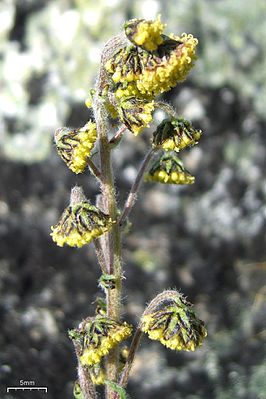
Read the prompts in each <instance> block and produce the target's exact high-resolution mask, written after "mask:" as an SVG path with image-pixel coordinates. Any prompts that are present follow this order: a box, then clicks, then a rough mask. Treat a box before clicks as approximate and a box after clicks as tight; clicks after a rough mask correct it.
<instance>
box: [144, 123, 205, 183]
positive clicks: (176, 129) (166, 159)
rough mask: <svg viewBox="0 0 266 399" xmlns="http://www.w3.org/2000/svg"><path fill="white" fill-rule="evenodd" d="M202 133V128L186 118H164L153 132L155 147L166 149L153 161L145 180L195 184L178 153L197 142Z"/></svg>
mask: <svg viewBox="0 0 266 399" xmlns="http://www.w3.org/2000/svg"><path fill="white" fill-rule="evenodd" d="M201 134H202V133H201V131H200V130H197V129H195V128H194V127H193V126H192V124H191V123H190V122H189V121H187V120H185V119H184V118H174V117H171V118H168V119H164V120H163V121H162V122H161V123H160V124H159V125H158V126H157V129H156V131H155V132H154V133H153V140H152V145H153V147H154V148H156V149H162V150H164V153H163V154H162V155H161V156H160V157H159V158H157V159H156V160H155V161H154V162H153V164H152V166H151V167H150V169H149V171H148V173H147V174H146V176H145V180H146V181H148V182H159V183H167V184H193V183H194V181H195V178H194V176H192V175H191V174H190V173H189V172H188V171H187V170H186V169H185V168H184V166H183V163H182V162H181V160H180V159H179V158H178V157H177V156H176V153H178V152H179V151H180V150H183V149H184V148H186V147H191V146H193V145H195V144H197V143H198V140H199V139H200V137H201Z"/></svg>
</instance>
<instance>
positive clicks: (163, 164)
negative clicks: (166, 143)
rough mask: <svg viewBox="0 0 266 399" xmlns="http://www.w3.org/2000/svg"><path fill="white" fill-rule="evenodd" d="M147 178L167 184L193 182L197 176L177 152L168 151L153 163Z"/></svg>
mask: <svg viewBox="0 0 266 399" xmlns="http://www.w3.org/2000/svg"><path fill="white" fill-rule="evenodd" d="M145 180H146V181H148V182H156V183H167V184H193V183H194V181H195V178H194V176H192V175H191V174H190V173H189V172H188V171H187V170H186V169H185V168H184V166H183V163H182V162H181V161H180V159H179V158H177V156H176V155H175V154H173V153H168V152H167V153H165V154H164V155H163V156H162V157H160V158H159V159H158V160H156V161H155V162H154V163H153V165H152V167H151V168H150V170H149V172H148V173H147V174H146V176H145Z"/></svg>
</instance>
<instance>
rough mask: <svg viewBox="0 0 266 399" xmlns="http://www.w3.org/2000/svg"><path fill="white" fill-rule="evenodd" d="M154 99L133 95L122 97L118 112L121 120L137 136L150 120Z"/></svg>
mask: <svg viewBox="0 0 266 399" xmlns="http://www.w3.org/2000/svg"><path fill="white" fill-rule="evenodd" d="M153 111H154V101H151V102H149V101H147V100H142V99H138V98H135V97H131V98H126V99H123V100H122V101H121V102H120V105H119V108H118V112H119V118H120V120H121V122H123V123H124V124H125V125H126V127H127V128H128V129H129V130H130V131H131V132H132V133H133V134H134V135H135V136H137V135H138V134H139V133H140V132H141V131H142V130H143V129H144V128H145V127H147V126H148V125H149V123H150V122H151V121H152V112H153Z"/></svg>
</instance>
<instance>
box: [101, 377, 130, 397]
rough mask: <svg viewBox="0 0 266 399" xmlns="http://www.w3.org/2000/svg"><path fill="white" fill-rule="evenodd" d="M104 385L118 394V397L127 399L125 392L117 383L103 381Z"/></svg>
mask: <svg viewBox="0 0 266 399" xmlns="http://www.w3.org/2000/svg"><path fill="white" fill-rule="evenodd" d="M105 384H106V385H109V386H110V387H111V388H112V389H113V390H114V391H115V392H116V393H118V395H119V399H127V393H126V391H125V390H124V388H122V387H121V386H120V385H119V384H117V383H116V382H113V381H105Z"/></svg>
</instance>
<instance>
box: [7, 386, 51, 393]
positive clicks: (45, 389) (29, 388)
mask: <svg viewBox="0 0 266 399" xmlns="http://www.w3.org/2000/svg"><path fill="white" fill-rule="evenodd" d="M33 389H35V390H37V391H41V390H44V391H45V392H46V393H47V392H48V389H47V387H7V389H6V391H7V392H10V391H17V390H22V391H25V390H30V391H31V390H33Z"/></svg>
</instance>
